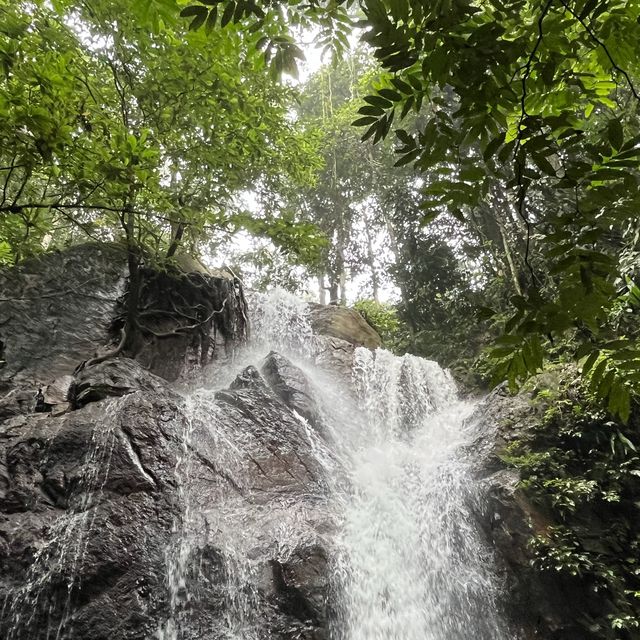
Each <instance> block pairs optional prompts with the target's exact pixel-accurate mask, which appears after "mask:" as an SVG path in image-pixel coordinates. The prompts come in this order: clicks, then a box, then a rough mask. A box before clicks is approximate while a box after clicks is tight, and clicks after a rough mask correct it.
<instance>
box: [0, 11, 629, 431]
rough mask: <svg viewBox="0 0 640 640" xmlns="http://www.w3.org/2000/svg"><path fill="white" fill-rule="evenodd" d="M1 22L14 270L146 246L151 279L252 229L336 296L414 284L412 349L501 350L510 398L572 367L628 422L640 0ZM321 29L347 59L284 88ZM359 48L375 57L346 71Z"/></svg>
mask: <svg viewBox="0 0 640 640" xmlns="http://www.w3.org/2000/svg"><path fill="white" fill-rule="evenodd" d="M0 11H1V12H2V18H3V19H2V27H1V29H0V52H1V53H0V55H1V56H2V62H3V74H2V76H1V78H0V118H1V119H2V122H1V124H2V127H1V129H0V135H1V136H2V140H1V143H2V151H1V152H0V154H1V155H2V160H1V162H0V178H1V183H0V186H1V188H2V203H1V204H0V213H1V214H2V215H1V217H0V232H1V238H0V239H1V244H0V258H1V259H2V260H3V261H4V262H5V263H6V262H9V263H10V262H14V261H20V260H21V259H24V258H25V257H27V256H29V255H31V254H34V253H37V252H38V251H42V250H45V249H51V248H56V247H62V246H65V245H66V244H68V243H71V242H77V241H79V240H80V239H82V238H86V237H90V238H94V239H98V240H103V241H104V240H117V239H122V240H123V241H124V244H125V245H126V246H127V251H128V255H129V258H130V268H131V269H132V270H133V272H135V269H136V265H137V264H141V263H143V262H153V261H156V262H158V263H161V262H162V263H166V262H167V261H169V262H170V261H171V259H172V257H173V256H174V255H175V254H176V252H179V251H181V250H186V251H190V252H192V253H193V252H195V253H197V252H206V251H207V249H208V247H210V246H211V243H212V242H213V241H214V239H215V237H216V233H218V234H219V233H220V232H222V231H234V230H237V229H239V228H246V229H248V230H249V231H250V232H252V233H254V234H259V235H262V236H264V237H266V238H268V240H269V242H270V243H272V246H275V251H276V252H281V256H282V258H278V257H277V256H278V255H279V254H277V253H275V254H274V253H273V252H272V253H271V254H270V255H271V256H272V257H273V256H276V257H275V262H280V263H282V261H283V260H284V262H286V263H288V264H291V265H300V266H301V267H303V268H305V269H307V273H308V275H309V276H313V277H315V278H316V279H317V281H318V287H319V291H320V293H321V297H322V295H323V294H324V292H325V291H326V292H328V294H329V295H328V299H329V300H332V301H336V302H340V303H345V302H346V301H347V300H348V299H349V298H350V297H353V296H352V295H351V293H350V292H352V291H355V290H358V289H359V290H361V292H362V295H364V296H370V297H372V298H373V299H374V300H375V299H377V298H379V297H380V290H381V289H384V288H385V286H391V287H396V288H397V291H398V292H399V296H398V303H397V310H398V313H399V314H400V317H401V318H402V320H403V322H404V326H405V327H406V332H407V335H406V339H405V340H404V342H403V344H404V347H403V348H406V349H411V350H414V351H417V352H421V353H424V354H425V355H435V356H438V357H440V358H442V357H445V358H446V356H445V355H444V354H443V352H446V353H449V354H450V355H451V354H454V353H455V354H458V355H460V356H462V351H465V350H464V349H463V350H460V348H459V345H460V344H461V340H460V337H461V336H468V337H470V339H469V341H470V343H473V344H474V345H475V344H476V343H477V346H478V348H476V347H475V346H474V347H473V348H470V349H467V350H466V356H468V357H471V358H476V357H477V355H478V353H477V352H478V349H479V348H480V346H481V345H483V344H485V343H486V342H487V341H488V340H489V339H490V338H491V339H493V340H494V342H493V345H494V346H493V349H492V351H491V352H490V354H489V359H488V360H487V361H486V362H487V363H488V362H491V363H492V365H491V366H492V369H493V372H494V376H493V378H494V382H497V381H500V380H507V381H508V382H509V384H510V386H512V387H513V388H515V387H516V386H517V385H518V384H520V383H522V381H524V380H525V379H526V378H527V377H528V376H530V375H531V374H532V373H535V372H536V371H539V370H540V368H541V367H542V365H543V362H544V361H545V360H557V359H558V358H570V359H573V360H576V361H579V362H580V363H581V365H582V366H583V372H584V376H585V378H586V379H587V380H588V381H589V382H590V384H591V387H592V390H593V392H594V393H595V394H596V395H597V396H598V397H599V398H600V399H601V401H603V402H604V403H605V404H606V405H607V406H608V408H609V410H610V411H612V412H613V413H614V414H617V415H618V416H620V417H622V419H624V420H626V419H627V418H628V416H629V412H630V407H631V404H632V402H633V398H634V396H635V395H636V394H637V388H638V386H639V383H640V345H639V344H638V329H637V325H638V323H637V316H638V307H639V306H640V289H639V288H638V285H637V283H638V281H639V273H638V271H639V268H640V267H639V264H640V260H639V236H640V227H639V224H638V216H637V211H638V205H639V204H640V203H639V202H638V198H639V193H640V190H639V189H638V179H639V173H638V160H639V157H640V124H639V121H638V105H639V102H640V96H639V93H638V88H637V76H638V62H639V56H640V50H638V47H637V46H636V45H637V42H638V39H639V36H640V22H639V20H640V3H638V2H636V1H635V0H634V1H627V2H623V1H622V0H606V1H599V2H595V1H594V0H535V1H534V0H511V1H504V0H488V1H487V2H478V1H477V0H441V1H438V2H433V3H429V4H428V6H427V5H425V3H424V2H421V1H420V0H359V1H358V2H354V1H352V0H349V1H344V2H342V1H339V0H336V1H332V2H327V3H325V2H311V3H306V2H305V3H303V2H298V1H297V0H292V1H290V2H287V3H273V2H262V1H260V0H220V1H218V0H194V1H189V0H184V1H183V0H179V1H178V0H145V1H144V2H140V3H133V4H132V3H127V2H124V1H123V0H120V1H116V2H96V3H91V4H89V3H82V2H75V1H73V0H56V1H55V2H53V3H51V4H49V3H46V2H35V3H26V2H25V3H23V2H17V3H9V2H7V1H6V0H5V1H4V2H2V4H0ZM309 33H314V34H315V35H316V41H317V42H318V43H319V46H320V47H323V48H324V50H325V51H326V52H328V53H330V54H331V55H332V56H333V64H332V65H328V66H324V67H323V68H322V69H320V70H319V71H318V72H317V73H316V74H314V75H313V76H312V77H311V78H309V79H308V80H307V81H306V82H305V83H304V84H303V85H299V86H298V87H294V86H292V84H291V83H290V82H283V81H282V79H281V76H282V75H283V74H285V75H287V76H289V77H294V76H296V74H297V65H298V64H299V63H300V61H301V60H302V58H303V51H302V49H301V47H300V46H299V42H298V40H299V38H300V34H307V36H308V34H309ZM353 34H355V35H358V36H359V37H360V38H361V40H362V41H363V42H364V43H365V45H366V47H368V48H365V49H362V50H360V52H357V53H351V54H347V53H346V52H347V51H348V49H349V48H350V38H351V39H353V38H352V35H353ZM305 37H306V36H305ZM368 52H371V55H369V53H368ZM339 60H342V62H339ZM352 125H353V126H352ZM247 193H250V194H251V198H252V199H253V201H254V203H255V206H254V207H253V210H249V209H248V208H247V207H245V206H243V205H242V204H241V203H242V201H243V198H242V196H243V194H247ZM218 237H219V236H218ZM269 251H271V250H269ZM274 264H275V263H274ZM278 268H279V267H278ZM325 297H326V296H325ZM438 341H439V342H440V343H441V344H442V345H443V349H442V350H438V349H436V348H435V346H434V345H435V344H436V343H437V342H438ZM469 341H468V342H469ZM444 345H448V346H446V347H445V346H444ZM466 356H465V357H466ZM483 362H484V361H483ZM483 366H484V365H483Z"/></svg>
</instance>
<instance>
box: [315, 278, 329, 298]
mask: <svg viewBox="0 0 640 640" xmlns="http://www.w3.org/2000/svg"><path fill="white" fill-rule="evenodd" d="M317 278H318V300H319V301H320V304H327V290H326V288H325V286H324V273H319V274H318V276H317Z"/></svg>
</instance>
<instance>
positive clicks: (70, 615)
mask: <svg viewBox="0 0 640 640" xmlns="http://www.w3.org/2000/svg"><path fill="white" fill-rule="evenodd" d="M175 400H176V398H175V396H174V395H173V394H172V393H171V392H169V391H168V390H166V389H165V390H164V392H162V393H161V392H160V390H159V389H158V390H156V391H155V392H146V393H145V394H143V393H142V392H137V393H134V394H130V395H127V396H126V397H123V398H117V399H112V400H107V401H106V402H100V403H95V404H91V405H88V406H87V407H85V408H83V409H81V410H79V411H74V412H72V413H68V414H66V415H64V416H60V417H52V416H51V415H37V414H34V415H30V416H21V417H18V418H14V419H13V420H12V421H5V422H4V423H3V424H2V425H1V426H0V460H2V464H1V465H0V470H1V471H2V473H0V478H1V480H0V484H1V486H2V495H1V497H2V500H0V599H4V598H7V602H9V603H11V604H10V605H9V606H7V607H6V608H5V610H4V611H3V614H2V616H0V635H1V636H2V637H7V632H8V629H9V628H10V627H12V626H15V625H16V618H15V616H16V615H18V613H21V614H22V616H23V617H22V622H21V623H20V625H19V626H18V627H17V628H16V629H15V631H16V635H14V636H12V637H13V638H14V640H39V639H44V638H45V637H48V636H47V633H48V632H47V628H48V627H50V628H56V629H57V628H58V627H59V628H60V629H61V630H62V631H63V637H65V638H68V639H70V640H80V639H84V638H95V639H96V640H107V639H109V640H113V639H119V638H121V639H124V638H127V639H129V638H139V639H140V640H142V639H143V638H149V637H152V636H153V634H154V633H155V631H156V627H157V621H158V619H159V618H161V617H162V616H163V615H164V612H165V611H166V608H167V606H168V604H167V592H166V586H165V573H166V556H165V553H166V548H167V546H168V545H169V543H170V540H171V535H172V534H171V531H172V527H173V523H174V521H175V519H176V518H177V517H178V515H179V512H180V509H181V505H180V503H179V500H177V498H176V495H175V491H176V488H175V474H174V470H175V465H176V455H178V454H179V452H180V450H181V442H180V438H179V434H180V432H181V430H183V429H184V426H182V424H181V420H182V419H183V418H182V416H181V413H180V411H179V410H178V406H177V405H176V403H175ZM35 578H38V579H37V580H36V579H35ZM80 585H81V586H80ZM26 610H28V611H29V614H30V616H31V614H33V615H32V617H31V618H27V617H26V616H25V611H26Z"/></svg>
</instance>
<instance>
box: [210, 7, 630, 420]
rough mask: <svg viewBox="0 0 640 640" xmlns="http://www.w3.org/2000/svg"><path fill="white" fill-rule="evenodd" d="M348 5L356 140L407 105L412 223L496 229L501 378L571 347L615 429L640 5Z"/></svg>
mask: <svg viewBox="0 0 640 640" xmlns="http://www.w3.org/2000/svg"><path fill="white" fill-rule="evenodd" d="M203 4H206V3H203ZM218 6H219V7H220V9H221V10H223V11H228V7H230V6H237V5H236V3H235V0H223V2H221V3H218V4H217V5H216V9H217V8H218ZM242 6H244V5H242ZM247 6H253V5H251V3H249V5H247ZM257 6H258V8H259V10H260V11H261V12H262V13H264V14H265V15H266V17H264V16H262V15H257V16H256V15H253V13H254V12H251V11H247V12H246V13H244V12H239V16H238V19H239V22H241V23H242V24H244V25H246V26H247V27H249V25H250V24H253V25H255V28H261V27H262V26H263V25H265V24H267V23H269V19H270V18H269V16H271V15H272V13H274V12H271V11H270V5H269V4H268V3H265V4H264V5H262V4H261V3H257ZM347 6H348V4H347V3H341V2H337V3H331V4H330V5H327V6H326V7H325V6H324V5H319V4H316V3H312V4H309V5H307V4H303V3H296V2H293V3H288V4H287V8H286V9H285V10H284V12H283V13H284V14H285V15H286V14H288V13H290V14H294V15H297V14H298V13H300V12H302V13H304V14H305V15H306V17H307V19H309V20H316V21H317V22H318V23H320V24H323V25H326V24H330V23H331V22H332V21H333V23H334V24H343V21H342V19H340V20H337V19H336V14H339V13H340V12H342V13H343V14H344V12H346V10H347ZM358 6H359V8H360V10H361V11H362V12H363V14H364V19H363V20H361V21H360V22H359V23H358V24H359V26H360V27H361V28H362V29H363V30H364V35H363V39H364V40H365V41H366V42H367V43H369V44H370V45H371V46H372V47H373V49H374V53H375V56H376V57H377V59H378V60H379V61H380V63H381V65H382V67H383V68H384V69H385V70H386V74H383V76H382V77H381V78H380V80H379V82H378V83H377V85H376V86H375V91H373V92H371V95H369V96H366V97H365V98H364V102H365V103H366V104H364V105H363V106H361V108H360V110H359V111H360V116H361V117H360V118H358V120H357V123H356V124H357V126H364V127H366V131H365V133H364V135H363V140H368V139H372V140H373V142H374V144H375V143H377V142H379V141H380V140H382V139H383V138H385V137H386V136H387V135H388V134H389V133H390V131H391V130H392V128H393V127H394V126H397V125H398V123H399V122H400V121H402V120H403V118H405V117H407V115H408V114H409V113H410V112H411V111H412V110H413V111H415V112H417V113H421V114H424V115H425V122H424V123H423V124H422V125H421V126H420V128H419V130H418V131H416V132H410V131H407V130H406V129H403V128H398V129H397V130H396V136H397V138H398V141H399V143H400V144H399V147H398V152H399V154H400V156H399V160H398V165H407V164H410V163H412V164H413V165H414V166H415V167H416V169H418V170H420V171H422V172H424V173H425V174H428V175H426V178H427V179H426V180H425V183H426V184H425V188H424V196H425V201H424V203H423V204H422V207H423V211H424V214H423V216H422V221H423V222H424V223H425V224H426V223H429V222H430V221H432V220H433V219H434V218H435V217H436V216H437V215H438V214H440V213H441V212H443V211H448V212H449V213H450V214H452V215H454V216H456V217H457V219H458V220H459V221H460V224H461V225H466V226H467V228H472V227H475V228H476V229H478V230H479V232H480V231H482V233H485V234H487V232H488V231H489V230H490V226H492V225H494V223H495V229H494V233H493V235H494V236H496V237H500V238H501V239H502V240H503V245H504V246H503V249H504V256H505V259H506V260H507V262H508V265H507V266H508V270H509V271H510V276H511V278H510V279H511V282H512V283H513V287H514V289H515V290H516V294H515V295H514V296H512V303H513V308H514V311H515V313H514V314H513V317H512V318H511V319H510V321H509V322H507V323H506V325H505V335H504V336H503V337H502V338H501V339H500V344H499V347H498V348H497V349H496V350H494V354H493V355H494V356H495V358H496V359H497V360H498V361H499V362H498V376H499V377H500V378H506V379H507V380H509V382H510V384H511V385H512V386H514V387H515V386H516V384H517V382H518V381H519V380H522V379H524V378H526V377H527V376H528V375H530V374H531V373H533V372H535V371H537V370H539V368H540V367H541V365H542V361H543V358H544V357H545V354H547V356H548V355H550V354H551V353H552V351H553V349H554V348H555V347H554V345H555V343H556V341H557V340H558V339H566V338H567V337H568V338H570V340H571V343H572V344H573V345H574V347H573V349H574V354H575V358H576V359H579V360H581V359H582V358H586V361H585V363H584V369H583V371H584V374H585V376H588V377H589V378H590V379H591V380H592V383H593V384H592V386H593V389H594V391H595V392H596V393H597V394H598V395H599V396H600V397H601V398H602V399H603V400H604V401H605V402H607V403H608V406H609V408H610V409H611V411H612V412H613V413H617V414H618V415H620V416H622V417H623V419H626V418H627V417H628V415H629V406H630V397H631V393H632V392H633V391H634V389H636V388H637V387H638V383H640V345H639V344H638V339H637V333H636V332H633V333H631V334H629V335H623V336H622V337H621V336H620V335H619V333H618V331H619V330H618V328H616V326H614V325H615V318H616V317H618V316H617V312H616V310H617V309H618V307H619V306H620V305H622V306H624V307H625V308H626V309H628V310H629V311H628V312H629V313H631V314H633V315H635V316H636V317H637V313H638V305H637V303H636V297H635V296H636V293H635V292H636V289H637V287H636V284H635V282H636V279H637V275H638V274H637V273H636V271H637V267H635V266H630V263H629V261H628V260H627V259H626V258H624V259H622V260H621V259H620V256H629V255H637V250H638V245H637V243H638V239H637V223H636V222H635V221H633V220H632V219H631V216H633V215H634V213H633V212H635V211H637V208H638V204H639V203H638V198H639V197H640V196H638V193H640V190H638V188H637V187H638V178H639V175H638V171H637V167H638V160H639V158H640V146H639V142H640V138H638V128H639V127H638V119H637V112H638V102H639V100H640V95H639V93H638V90H637V89H636V85H635V83H634V74H635V70H636V69H637V68H638V62H639V56H640V51H639V50H638V48H637V46H636V43H637V42H638V37H639V36H640V23H639V21H638V17H639V16H640V3H639V2H637V0H634V1H632V2H623V1H622V0H607V1H603V2H594V1H593V0H573V1H571V0H514V1H511V2H502V1H500V2H498V1H497V0H489V1H488V2H483V3H477V2H473V1H472V0H453V1H446V2H434V3H431V4H429V5H428V6H426V5H425V3H424V2H422V1H420V0H407V2H400V3H398V2H391V0H360V2H359V3H358ZM258 13H259V12H258ZM234 18H235V14H234ZM279 24H281V25H282V27H283V28H285V27H286V25H283V23H282V22H280V23H279ZM496 187H497V190H496ZM550 195H552V197H549V196H550ZM487 200H489V205H490V206H489V207H486V206H483V205H486V201H487ZM495 203H499V207H498V206H496V204H495ZM498 208H500V209H502V213H500V214H497V213H496V210H497V209H498ZM483 209H484V212H483ZM487 212H488V214H489V215H487ZM509 219H511V223H512V225H511V226H514V225H517V227H518V231H516V232H515V233H513V234H509V232H508V228H507V225H506V224H505V223H506V222H508V221H509ZM496 232H497V233H496ZM518 236H522V240H521V239H520V238H519V237H518ZM493 242H494V244H495V240H494V241H493ZM534 254H535V256H536V257H535V258H534V257H533V256H534ZM522 267H524V268H522Z"/></svg>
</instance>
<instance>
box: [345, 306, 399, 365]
mask: <svg viewBox="0 0 640 640" xmlns="http://www.w3.org/2000/svg"><path fill="white" fill-rule="evenodd" d="M353 308H354V309H355V310H356V311H358V312H359V313H360V315H361V316H362V317H363V318H364V319H365V320H366V321H367V322H368V323H369V324H370V325H371V326H372V327H373V328H374V329H375V330H376V331H377V332H378V335H379V336H380V337H381V338H382V345H383V346H384V347H385V348H386V349H388V350H389V351H392V352H394V353H398V352H403V351H404V350H405V345H404V342H405V341H406V334H404V335H403V331H402V329H403V327H402V323H401V322H400V319H399V318H398V312H397V310H396V309H395V308H394V307H393V306H392V305H390V304H384V303H380V302H376V301H375V300H371V299H370V298H369V299H366V298H365V299H363V300H358V301H357V302H356V303H355V304H354V305H353Z"/></svg>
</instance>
